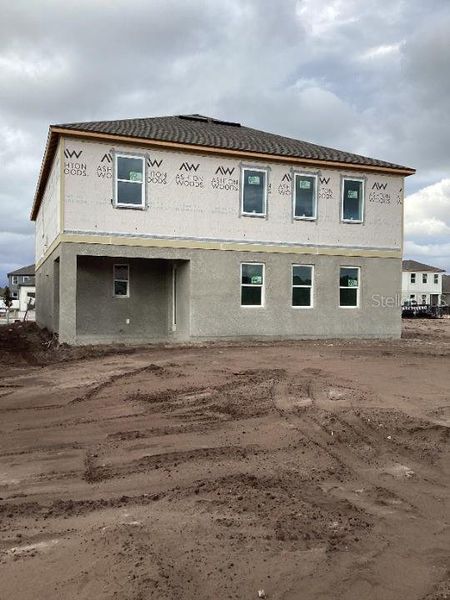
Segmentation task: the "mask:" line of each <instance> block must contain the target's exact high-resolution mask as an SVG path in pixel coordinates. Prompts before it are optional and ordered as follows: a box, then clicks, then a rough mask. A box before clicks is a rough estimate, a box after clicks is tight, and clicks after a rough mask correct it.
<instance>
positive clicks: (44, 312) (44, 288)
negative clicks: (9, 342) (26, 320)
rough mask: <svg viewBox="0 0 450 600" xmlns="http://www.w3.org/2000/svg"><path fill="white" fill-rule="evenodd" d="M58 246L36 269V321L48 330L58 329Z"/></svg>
mask: <svg viewBox="0 0 450 600" xmlns="http://www.w3.org/2000/svg"><path fill="white" fill-rule="evenodd" d="M60 255H61V246H58V248H56V249H55V250H54V251H53V252H52V253H51V254H50V255H49V256H48V257H47V258H46V259H45V260H44V261H43V262H42V264H41V265H40V266H39V267H38V268H37V270H36V323H37V324H38V325H39V327H45V328H46V329H48V330H49V331H55V332H56V331H58V319H59V267H58V264H57V263H55V261H59V259H60Z"/></svg>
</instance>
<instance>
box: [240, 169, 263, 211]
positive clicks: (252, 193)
mask: <svg viewBox="0 0 450 600" xmlns="http://www.w3.org/2000/svg"><path fill="white" fill-rule="evenodd" d="M241 193H242V206H241V212H242V214H243V215H251V216H259V217H264V216H265V215H266V205H267V171H265V170H264V169H242V192H241Z"/></svg>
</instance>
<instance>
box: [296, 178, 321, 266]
mask: <svg viewBox="0 0 450 600" xmlns="http://www.w3.org/2000/svg"><path fill="white" fill-rule="evenodd" d="M302 176H303V177H311V178H314V179H315V183H314V196H313V202H314V216H312V217H300V216H297V215H296V214H295V206H296V199H297V177H302ZM318 181H319V178H318V176H317V174H316V173H307V172H304V171H296V172H294V181H293V191H292V215H293V218H294V220H295V221H317V193H318V190H317V184H318ZM306 266H307V265H305V267H306Z"/></svg>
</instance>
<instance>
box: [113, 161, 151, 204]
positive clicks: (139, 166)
mask: <svg viewBox="0 0 450 600" xmlns="http://www.w3.org/2000/svg"><path fill="white" fill-rule="evenodd" d="M115 166H116V171H115V172H116V177H115V203H116V206H126V207H130V208H133V207H136V208H142V207H143V206H144V205H145V186H144V158H143V157H142V156H127V155H121V154H117V155H116V157H115Z"/></svg>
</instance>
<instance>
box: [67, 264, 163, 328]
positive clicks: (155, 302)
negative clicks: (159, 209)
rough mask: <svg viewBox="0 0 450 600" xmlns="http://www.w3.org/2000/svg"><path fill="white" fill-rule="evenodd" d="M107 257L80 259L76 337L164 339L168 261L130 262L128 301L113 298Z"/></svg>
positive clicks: (124, 298) (121, 298)
mask: <svg viewBox="0 0 450 600" xmlns="http://www.w3.org/2000/svg"><path fill="white" fill-rule="evenodd" d="M117 262H118V261H117V260H115V259H114V258H109V257H95V256H79V257H78V276H77V327H76V331H77V336H88V337H93V338H99V339H100V338H102V337H104V338H106V339H108V338H114V339H119V338H123V339H125V340H126V339H136V338H139V339H149V340H151V339H163V338H164V337H166V336H167V335H168V331H169V282H170V276H171V269H170V265H171V263H170V261H162V260H158V259H155V260H145V259H141V258H130V259H126V260H121V261H120V262H121V263H126V264H128V265H129V277H130V279H129V286H130V295H129V297H128V298H127V297H120V298H115V297H113V293H112V291H113V265H114V264H115V263H117Z"/></svg>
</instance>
